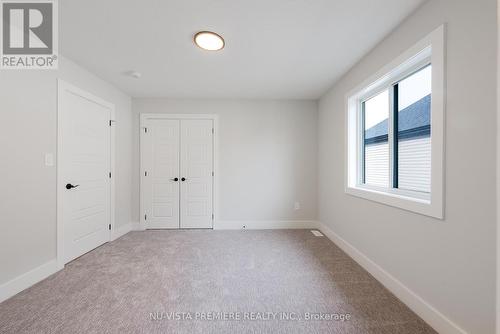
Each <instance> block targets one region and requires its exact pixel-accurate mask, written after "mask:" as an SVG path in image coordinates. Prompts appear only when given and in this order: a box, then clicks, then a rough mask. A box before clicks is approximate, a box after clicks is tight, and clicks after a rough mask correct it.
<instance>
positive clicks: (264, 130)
mask: <svg viewBox="0 0 500 334" xmlns="http://www.w3.org/2000/svg"><path fill="white" fill-rule="evenodd" d="M132 110H133V113H134V121H133V127H134V153H133V156H134V159H135V160H134V167H133V194H134V198H133V217H134V219H135V220H136V221H139V200H140V199H139V167H140V160H139V114H140V113H199V114H218V115H219V128H218V140H219V147H218V150H219V170H218V187H219V188H218V193H219V203H218V204H219V211H218V215H219V220H220V221H224V222H232V223H230V224H233V225H234V227H235V228H238V227H240V226H239V222H242V221H259V222H263V221H284V220H285V221H286V220H315V219H316V205H317V201H316V195H317V187H316V173H317V169H316V163H317V136H316V132H317V131H316V130H317V104H316V102H313V101H267V100H263V101H254V100H171V99H133V102H132ZM296 200H297V201H299V202H300V204H301V209H300V210H298V211H296V210H294V202H295V201H296ZM264 223H265V222H264Z"/></svg>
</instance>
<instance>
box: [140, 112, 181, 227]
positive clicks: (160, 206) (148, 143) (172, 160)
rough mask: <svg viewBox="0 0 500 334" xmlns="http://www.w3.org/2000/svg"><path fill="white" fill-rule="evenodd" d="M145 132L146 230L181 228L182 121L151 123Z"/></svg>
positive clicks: (161, 120) (143, 150) (144, 184)
mask: <svg viewBox="0 0 500 334" xmlns="http://www.w3.org/2000/svg"><path fill="white" fill-rule="evenodd" d="M144 126H145V130H144V132H143V145H142V164H143V170H144V173H143V175H142V178H143V182H142V186H143V187H144V189H143V191H142V194H143V199H142V201H143V208H144V218H143V219H144V222H145V224H146V228H149V229H160V228H179V184H180V181H179V139H180V138H179V130H180V129H179V127H180V121H179V120H169V119H153V120H148V121H147V122H146V123H145V124H144Z"/></svg>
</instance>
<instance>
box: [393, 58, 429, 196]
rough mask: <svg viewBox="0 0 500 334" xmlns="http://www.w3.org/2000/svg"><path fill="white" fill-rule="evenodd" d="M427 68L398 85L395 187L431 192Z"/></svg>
mask: <svg viewBox="0 0 500 334" xmlns="http://www.w3.org/2000/svg"><path fill="white" fill-rule="evenodd" d="M431 74H432V71H431V66H428V67H426V68H424V69H423V70H421V71H419V72H417V73H415V74H413V75H411V76H410V77H408V78H406V79H405V80H403V81H401V82H399V84H398V96H399V98H398V110H399V113H398V188H400V189H405V190H414V191H420V192H426V193H429V192H430V191H431V122H430V120H431V88H432V87H431V84H432V80H431V77H432V75H431Z"/></svg>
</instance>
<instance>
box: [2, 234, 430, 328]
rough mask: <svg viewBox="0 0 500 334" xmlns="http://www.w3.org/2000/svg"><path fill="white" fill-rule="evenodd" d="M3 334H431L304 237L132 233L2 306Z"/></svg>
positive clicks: (347, 264) (372, 283) (354, 269)
mask: <svg viewBox="0 0 500 334" xmlns="http://www.w3.org/2000/svg"><path fill="white" fill-rule="evenodd" d="M313 314H315V315H313ZM162 317H163V318H162ZM172 317H173V319H172ZM313 317H315V318H314V319H311V318H313ZM155 318H156V320H155ZM342 320H343V321H342ZM0 332H1V333H16V334H17V333H388V334H389V333H397V334H402V333H435V332H434V331H433V330H432V329H431V328H430V327H429V326H427V325H426V324H425V323H424V322H423V321H422V320H421V319H419V318H418V317H417V316H416V315H415V314H414V313H413V312H411V311H410V310H409V309H408V308H407V307H406V306H405V305H403V304H402V303H401V302H400V301H398V300H397V299H396V298H395V297H394V296H393V295H392V294H391V293H389V292H388V291H387V290H386V289H385V288H384V287H383V286H382V285H381V284H380V283H378V282H377V281H376V280H375V279H374V278H373V277H371V276H370V275H369V274H368V273H367V272H366V271H364V270H363V269H362V268H361V267H360V266H359V265H357V264H356V263H355V262H354V261H353V260H352V259H350V258H349V257H348V256H347V255H346V254H345V253H343V252H342V251H341V250H340V249H339V248H338V247H337V246H335V245H334V244H333V243H332V242H331V241H329V240H328V239H327V238H326V237H315V236H314V235H313V234H312V233H311V232H310V231H309V230H280V231H196V230H190V231H147V232H132V233H129V234H127V235H125V236H124V237H122V238H120V239H118V240H116V241H114V242H113V243H109V244H106V245H104V246H102V247H100V248H98V249H96V250H94V251H92V252H90V253H88V254H86V255H84V256H82V257H81V258H79V259H77V260H75V261H73V262H71V263H70V264H68V265H67V266H66V268H65V269H64V270H62V271H60V272H58V273H56V274H55V275H52V276H51V277H49V278H47V279H46V280H44V281H42V282H40V283H38V284H36V285H35V286H33V287H32V288H30V289H28V290H25V291H24V292H22V293H20V294H18V295H17V296H15V297H13V298H11V299H9V300H7V301H5V302H3V303H2V304H0Z"/></svg>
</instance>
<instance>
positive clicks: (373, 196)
mask: <svg viewBox="0 0 500 334" xmlns="http://www.w3.org/2000/svg"><path fill="white" fill-rule="evenodd" d="M345 192H346V193H347V194H348V195H351V196H355V197H360V198H364V199H367V200H370V201H373V202H377V203H381V204H385V205H389V206H392V207H396V208H399V209H403V210H406V211H410V212H415V213H418V214H421V215H425V216H429V217H434V218H438V219H443V208H442V207H441V205H437V204H433V203H432V201H431V197H430V195H425V194H424V195H422V194H419V195H418V197H417V196H415V197H413V196H409V195H407V194H403V193H399V192H393V191H390V190H385V189H375V188H370V187H365V186H361V185H360V186H355V187H347V188H346V190H345Z"/></svg>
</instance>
